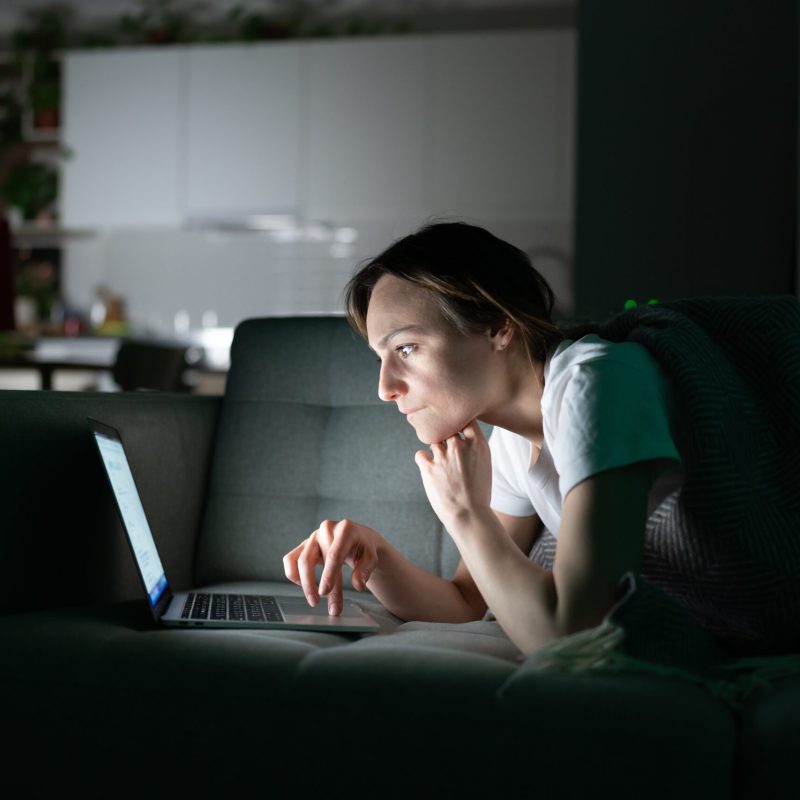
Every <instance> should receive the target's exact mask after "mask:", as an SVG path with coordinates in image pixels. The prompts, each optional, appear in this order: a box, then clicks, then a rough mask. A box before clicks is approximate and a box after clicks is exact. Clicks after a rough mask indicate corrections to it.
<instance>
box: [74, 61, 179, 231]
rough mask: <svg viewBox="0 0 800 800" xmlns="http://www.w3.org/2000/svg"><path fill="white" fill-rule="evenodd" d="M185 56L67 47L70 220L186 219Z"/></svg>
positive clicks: (139, 222)
mask: <svg viewBox="0 0 800 800" xmlns="http://www.w3.org/2000/svg"><path fill="white" fill-rule="evenodd" d="M182 57H183V52H182V51H180V50H169V51H163V50H156V49H150V48H143V49H141V50H135V51H134V50H128V51H120V50H114V51H107V52H83V53H68V54H67V55H66V58H65V84H64V90H65V97H66V103H65V120H64V135H63V141H64V143H65V144H66V145H67V146H68V147H70V148H71V149H72V150H73V156H72V158H71V159H68V160H67V161H66V162H65V164H64V167H63V170H62V180H63V185H62V190H61V208H62V215H63V218H64V224H65V225H67V226H70V227H103V226H109V227H146V226H175V225H178V224H179V223H180V221H181V209H180V203H179V175H180V155H181V145H182V143H181V139H180V133H181V126H180V124H179V114H180V112H179V109H180V105H181V104H180V99H181V59H182Z"/></svg>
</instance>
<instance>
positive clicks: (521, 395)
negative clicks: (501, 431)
mask: <svg viewBox="0 0 800 800" xmlns="http://www.w3.org/2000/svg"><path fill="white" fill-rule="evenodd" d="M509 367H510V369H509V370H508V374H507V376H506V380H505V381H503V382H501V387H502V389H501V391H500V392H499V393H498V398H497V400H496V402H495V403H493V405H492V407H491V408H490V409H489V410H487V412H486V413H485V414H482V415H481V417H480V419H481V421H482V422H486V423H488V424H489V425H496V426H497V427H499V428H505V430H508V431H511V432H512V433H516V434H518V435H519V436H522V437H523V438H525V439H527V440H528V441H529V442H530V443H531V447H532V456H533V457H532V460H531V462H532V463H533V462H534V460H535V458H538V451H539V450H541V447H542V443H543V441H544V430H543V426H542V407H541V401H542V393H543V391H544V363H542V362H541V361H535V362H534V364H533V369H531V364H530V362H529V361H528V360H527V358H524V360H523V359H518V361H517V362H516V363H514V364H509Z"/></svg>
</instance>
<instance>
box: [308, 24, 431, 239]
mask: <svg viewBox="0 0 800 800" xmlns="http://www.w3.org/2000/svg"><path fill="white" fill-rule="evenodd" d="M428 52H429V51H428V48H427V46H426V41H425V37H419V36H407V37H376V38H375V39H371V40H357V39H355V40H340V41H334V42H325V43H312V44H308V45H306V53H305V58H307V60H308V97H307V99H306V102H307V104H308V118H307V125H308V131H307V136H308V151H307V153H308V163H307V174H306V180H305V201H306V209H307V212H308V215H309V216H310V217H311V218H314V219H320V220H324V221H331V222H334V223H340V222H341V223H345V224H346V223H348V222H349V221H351V220H354V219H364V220H369V219H387V218H392V217H400V216H403V215H405V214H417V213H419V210H420V208H422V207H424V206H425V204H426V200H427V196H428V190H427V174H428V173H427V169H426V164H425V157H426V153H427V152H428V149H429V130H428V120H429V119H430V116H429V108H428V105H427V97H428V92H427V89H426V87H427V84H428V80H429V75H428V69H427V63H426V62H427V54H428Z"/></svg>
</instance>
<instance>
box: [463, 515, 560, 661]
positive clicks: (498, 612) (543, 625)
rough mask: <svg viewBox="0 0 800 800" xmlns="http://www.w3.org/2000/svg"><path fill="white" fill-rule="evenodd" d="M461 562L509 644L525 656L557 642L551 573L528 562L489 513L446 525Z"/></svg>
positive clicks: (494, 516) (469, 516) (498, 522)
mask: <svg viewBox="0 0 800 800" xmlns="http://www.w3.org/2000/svg"><path fill="white" fill-rule="evenodd" d="M448 530H449V531H450V532H451V534H453V538H454V539H455V541H456V544H457V545H458V549H459V551H460V553H461V556H462V558H463V559H464V563H465V564H466V566H467V569H469V571H470V574H471V575H472V578H473V580H474V581H475V584H476V585H477V587H478V588H479V589H480V591H481V594H482V595H483V598H484V600H485V601H486V603H487V604H488V606H489V608H491V609H492V613H493V614H494V616H495V617H496V618H497V621H498V623H500V626H501V627H502V628H503V630H504V631H505V632H506V634H507V635H508V637H509V639H511V641H513V642H514V644H516V645H517V647H519V649H520V650H522V651H523V652H525V653H531V652H533V651H534V650H536V649H538V648H539V647H542V646H543V645H545V644H547V643H548V642H550V641H553V640H554V639H556V638H558V637H557V634H556V628H555V618H556V617H555V607H556V590H555V583H554V580H553V574H552V573H551V572H548V571H547V570H545V569H543V568H542V567H540V566H539V565H538V564H536V563H534V562H533V561H531V560H530V559H528V558H527V557H526V556H525V554H524V553H523V552H522V551H521V550H520V549H519V547H517V546H516V544H514V542H513V540H512V539H511V537H510V536H509V535H508V534H507V533H506V531H505V529H504V528H503V526H502V524H501V523H500V520H499V519H498V518H497V516H496V515H495V514H494V513H493V512H492V511H491V510H487V511H486V512H484V513H466V514H464V515H462V516H461V518H460V519H459V520H458V521H457V522H456V521H453V523H452V524H451V525H449V526H448Z"/></svg>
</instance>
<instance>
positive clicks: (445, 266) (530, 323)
mask: <svg viewBox="0 0 800 800" xmlns="http://www.w3.org/2000/svg"><path fill="white" fill-rule="evenodd" d="M383 275H394V276H395V277H397V278H401V279H402V280H406V281H409V283H412V284H414V285H415V286H419V287H421V288H423V289H427V290H428V291H430V293H431V295H432V297H433V299H434V300H435V302H436V303H437V305H438V306H439V309H440V310H441V313H442V314H443V315H444V317H445V318H446V319H447V320H449V321H450V322H451V323H452V324H453V325H454V326H455V328H456V329H457V330H458V331H460V332H461V333H463V334H465V335H466V334H470V333H482V332H483V331H485V330H486V329H487V328H495V329H496V328H499V327H502V326H503V325H504V324H505V323H506V322H510V323H511V325H512V326H513V327H514V328H515V329H516V332H517V333H518V335H519V336H520V338H521V340H522V343H523V346H524V348H525V351H526V353H527V355H528V358H529V360H531V362H533V360H536V361H542V362H543V361H544V360H545V358H546V356H547V353H548V351H549V350H550V348H551V347H553V346H554V345H556V344H557V343H558V342H560V341H562V340H563V339H564V338H566V337H565V333H564V332H563V331H562V329H561V328H559V327H558V326H557V325H555V324H554V323H553V321H552V311H553V305H554V303H555V295H554V294H553V290H552V289H551V288H550V286H549V285H548V283H547V281H546V280H545V279H544V278H543V277H542V275H541V274H540V273H539V272H537V271H536V269H535V268H534V267H533V264H531V261H530V259H529V258H528V256H527V255H526V254H525V253H524V252H523V251H522V250H520V249H518V248H517V247H514V245H512V244H509V243H508V242H505V241H503V240H502V239H499V238H498V237H496V236H494V235H493V234H491V233H489V231H487V230H485V229H484V228H480V227H477V226H475V225H469V224H467V223H465V222H437V223H432V224H429V225H426V226H424V227H422V228H420V229H419V230H418V231H416V232H415V233H411V234H409V235H408V236H405V237H403V238H402V239H399V240H398V241H396V242H395V243H394V244H392V245H391V246H390V247H389V248H387V249H386V250H384V252H383V253H381V254H380V255H379V256H376V257H375V258H373V259H371V260H370V261H369V262H368V263H367V264H366V265H364V266H363V267H361V268H360V269H359V270H358V271H357V272H356V273H355V275H353V277H352V278H351V279H350V281H349V282H348V284H347V287H346V289H345V308H346V314H347V319H348V321H349V323H350V325H351V326H352V327H353V328H354V329H355V330H356V331H358V333H360V334H361V336H363V337H364V338H365V339H366V338H367V324H366V323H367V308H368V307H369V302H370V297H371V295H372V290H373V288H374V286H375V284H376V283H377V282H378V279H379V278H381V277H382V276H383Z"/></svg>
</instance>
